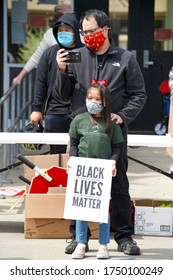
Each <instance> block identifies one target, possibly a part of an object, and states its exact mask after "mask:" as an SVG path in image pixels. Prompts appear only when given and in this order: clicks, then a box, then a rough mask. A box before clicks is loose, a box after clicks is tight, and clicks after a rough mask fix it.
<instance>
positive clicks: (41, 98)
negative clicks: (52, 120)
mask: <svg viewBox="0 0 173 280" xmlns="http://www.w3.org/2000/svg"><path fill="white" fill-rule="evenodd" d="M47 75H48V56H47V51H45V52H44V53H43V55H42V57H41V59H40V62H39V64H38V67H37V71H36V78H35V87H34V102H33V112H32V113H31V115H30V121H31V123H33V124H37V123H38V122H42V119H43V115H42V111H43V106H44V104H45V100H46V98H47V94H48V85H47Z"/></svg>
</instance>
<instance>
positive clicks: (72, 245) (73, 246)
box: [65, 238, 89, 255]
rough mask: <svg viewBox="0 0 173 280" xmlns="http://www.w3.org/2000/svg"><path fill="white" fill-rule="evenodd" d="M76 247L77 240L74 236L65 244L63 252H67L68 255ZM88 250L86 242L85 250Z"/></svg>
mask: <svg viewBox="0 0 173 280" xmlns="http://www.w3.org/2000/svg"><path fill="white" fill-rule="evenodd" d="M76 247H77V242H76V240H75V239H74V238H72V240H71V242H70V244H69V245H67V247H66V248H65V254H69V255H71V254H73V252H74V250H75V249H76ZM88 251H89V246H88V243H86V246H85V252H88Z"/></svg>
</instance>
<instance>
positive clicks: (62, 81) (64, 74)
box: [55, 49, 76, 100]
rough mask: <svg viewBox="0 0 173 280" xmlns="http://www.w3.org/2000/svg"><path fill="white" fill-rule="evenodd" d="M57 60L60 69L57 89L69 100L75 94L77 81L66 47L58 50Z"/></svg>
mask: <svg viewBox="0 0 173 280" xmlns="http://www.w3.org/2000/svg"><path fill="white" fill-rule="evenodd" d="M56 61H57V67H58V69H57V78H56V81H55V89H56V91H57V92H58V93H59V95H60V96H61V97H62V98H63V99H66V100H69V98H70V97H71V96H72V94H73V91H74V88H75V82H76V81H75V78H74V76H73V72H72V70H71V67H70V65H69V63H68V62H67V61H66V53H65V49H59V50H58V52H57V57H56Z"/></svg>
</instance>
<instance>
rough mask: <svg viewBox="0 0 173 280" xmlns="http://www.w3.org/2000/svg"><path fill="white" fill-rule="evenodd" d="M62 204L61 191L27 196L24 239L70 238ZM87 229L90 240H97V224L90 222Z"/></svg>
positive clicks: (67, 221) (62, 196)
mask: <svg viewBox="0 0 173 280" xmlns="http://www.w3.org/2000/svg"><path fill="white" fill-rule="evenodd" d="M53 189H54V190H55V188H53ZM60 189H61V188H60ZM64 203H65V192H64V193H63V191H62V193H47V194H27V195H26V200H25V223H24V237H25V238H26V239H31V238H63V239H64V238H65V239H68V238H70V237H71V233H70V231H69V226H70V221H69V220H65V219H63V215H64ZM89 227H90V230H91V234H92V237H91V238H98V223H94V222H90V223H89Z"/></svg>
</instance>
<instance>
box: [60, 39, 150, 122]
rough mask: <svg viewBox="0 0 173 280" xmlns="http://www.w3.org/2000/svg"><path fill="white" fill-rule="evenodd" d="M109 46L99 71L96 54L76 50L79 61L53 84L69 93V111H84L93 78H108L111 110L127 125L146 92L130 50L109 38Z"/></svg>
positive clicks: (141, 103)
mask: <svg viewBox="0 0 173 280" xmlns="http://www.w3.org/2000/svg"><path fill="white" fill-rule="evenodd" d="M110 42H111V46H110V48H109V50H108V52H106V54H105V55H104V58H103V61H102V66H101V68H100V70H99V71H98V63H97V56H96V54H95V53H94V52H93V51H92V50H91V49H89V48H88V47H83V48H81V49H79V51H80V52H81V57H82V61H81V63H73V64H70V65H69V67H68V73H64V74H63V73H60V74H58V76H57V80H56V87H58V88H60V94H61V95H62V96H63V98H66V99H67V100H68V99H69V98H70V97H71V96H72V112H73V115H74V116H75V115H78V114H80V113H81V112H84V111H86V106H85V98H86V92H87V89H88V87H89V85H90V81H91V79H93V78H96V79H98V80H104V79H106V80H108V88H109V90H110V94H111V100H112V113H116V114H118V115H119V116H120V117H121V118H122V119H123V122H124V126H127V125H128V124H129V123H130V122H132V121H133V120H134V119H135V118H136V116H137V115H138V114H139V112H140V111H141V109H142V108H143V106H144V104H145V102H146V99H147V94H146V91H145V84H144V79H143V75H142V72H141V69H140V67H139V65H138V63H137V61H136V59H135V57H134V56H133V54H132V53H131V52H130V51H127V50H124V49H121V48H118V47H117V46H116V45H115V43H114V41H113V40H112V39H111V38H110Z"/></svg>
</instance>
